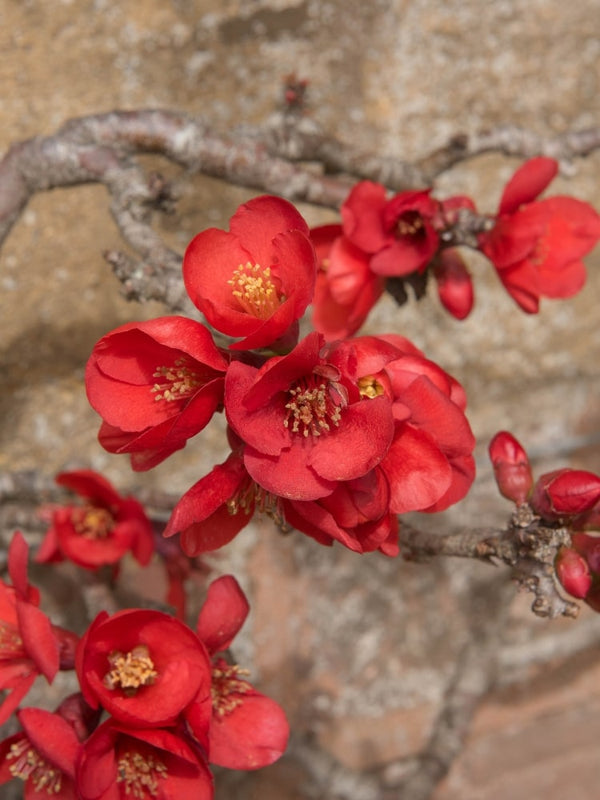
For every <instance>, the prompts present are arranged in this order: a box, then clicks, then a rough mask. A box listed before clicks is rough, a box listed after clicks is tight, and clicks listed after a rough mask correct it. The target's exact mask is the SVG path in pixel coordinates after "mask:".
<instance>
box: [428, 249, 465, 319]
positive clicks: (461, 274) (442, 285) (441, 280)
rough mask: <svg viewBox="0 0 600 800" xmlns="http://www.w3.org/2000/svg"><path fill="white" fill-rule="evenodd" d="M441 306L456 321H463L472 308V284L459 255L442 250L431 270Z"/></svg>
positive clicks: (454, 251)
mask: <svg viewBox="0 0 600 800" xmlns="http://www.w3.org/2000/svg"><path fill="white" fill-rule="evenodd" d="M433 274H434V276H435V279H436V282H437V288H438V295H439V298H440V302H441V304H442V305H443V306H444V308H445V309H446V311H449V312H450V313H451V314H452V316H453V317H456V319H465V318H466V317H468V315H469V314H470V313H471V309H472V308H473V283H472V281H471V276H470V274H469V271H468V270H467V267H466V264H465V262H464V260H463V257H462V256H461V254H460V253H459V252H458V250H456V249H455V248H453V247H452V248H449V249H448V250H442V251H441V252H440V253H439V254H438V256H437V258H436V260H435V262H434V268H433Z"/></svg>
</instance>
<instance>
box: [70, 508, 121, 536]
mask: <svg viewBox="0 0 600 800" xmlns="http://www.w3.org/2000/svg"><path fill="white" fill-rule="evenodd" d="M71 522H72V523H73V527H74V528H75V530H76V531H77V533H78V534H80V535H81V536H84V537H85V538H86V539H108V537H109V536H110V534H111V533H112V531H113V528H114V526H115V518H114V517H113V515H112V514H111V513H110V511H109V510H108V509H106V508H95V507H94V506H84V507H83V508H75V509H73V513H72V514H71Z"/></svg>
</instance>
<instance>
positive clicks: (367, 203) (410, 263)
mask: <svg viewBox="0 0 600 800" xmlns="http://www.w3.org/2000/svg"><path fill="white" fill-rule="evenodd" d="M429 191H430V190H429V189H427V190H425V191H410V192H401V193H400V194H397V195H394V197H392V198H390V199H389V200H388V199H386V191H385V187H384V186H382V185H381V184H379V183H373V182H371V181H361V182H360V183H357V184H356V186H354V187H353V189H352V190H351V192H350V194H349V195H348V197H347V198H346V200H345V201H344V204H343V205H342V208H341V213H342V221H343V229H344V235H345V236H346V237H347V238H348V239H349V240H350V241H351V242H352V244H353V245H355V246H356V247H358V248H360V250H363V251H364V252H365V253H370V254H371V260H370V267H371V270H372V271H373V272H375V273H377V274H378V275H386V276H398V277H402V276H404V275H408V274H410V273H411V272H415V271H418V272H423V271H424V269H425V267H426V266H427V264H428V263H429V262H430V261H431V259H432V257H433V255H434V254H435V252H436V250H437V249H438V245H439V237H438V234H437V233H436V231H435V229H434V227H433V224H432V220H433V218H434V216H435V215H436V214H437V213H438V211H439V203H438V202H437V201H436V200H434V199H432V198H431V197H430V196H429Z"/></svg>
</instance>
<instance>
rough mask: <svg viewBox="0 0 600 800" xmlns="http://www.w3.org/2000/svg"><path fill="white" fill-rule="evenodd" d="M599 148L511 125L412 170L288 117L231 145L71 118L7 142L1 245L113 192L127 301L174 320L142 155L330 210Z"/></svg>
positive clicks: (470, 138) (113, 116)
mask: <svg viewBox="0 0 600 800" xmlns="http://www.w3.org/2000/svg"><path fill="white" fill-rule="evenodd" d="M599 146H600V129H596V128H592V129H588V130H583V131H579V132H569V133H566V134H563V135H561V136H557V137H552V138H544V137H540V136H537V135H536V134H533V133H532V132H530V131H526V130H523V129H521V128H518V127H516V126H500V127H498V128H495V129H493V130H491V131H487V132H483V133H479V134H471V135H465V134H459V135H456V136H454V137H452V138H451V139H450V141H449V142H448V143H447V144H446V145H445V146H444V147H442V148H440V149H439V150H436V151H434V152H432V153H430V154H427V155H425V156H424V157H422V158H421V159H419V160H418V161H416V162H415V163H413V164H411V163H408V162H406V161H400V160H397V159H391V158H386V157H380V156H378V155H375V154H372V153H365V152H362V151H358V150H356V149H355V148H353V147H351V146H349V145H346V144H343V143H341V142H339V141H338V140H336V139H334V138H332V137H328V136H326V135H324V134H323V132H322V131H321V130H320V128H319V126H318V125H317V124H316V123H315V122H314V121H313V120H311V119H309V118H307V117H298V116H297V115H295V114H290V113H283V114H276V115H273V117H272V119H271V120H270V123H269V124H268V125H267V126H265V128H264V129H244V130H243V131H241V132H238V134H237V135H235V136H233V137H227V136H222V135H219V134H217V133H215V132H214V131H213V130H212V129H211V128H210V127H209V126H208V125H207V123H206V121H205V120H204V119H203V118H201V117H193V116H191V115H188V114H185V113H182V112H173V111H166V110H160V109H146V110H140V111H128V112H117V111H115V112H111V113H108V114H96V115H90V116H87V117H80V118H77V119H72V120H70V121H69V122H67V123H66V124H65V125H63V126H62V127H61V128H60V129H59V130H58V131H57V132H56V133H55V134H53V135H51V136H46V137H41V136H36V137H34V138H33V139H29V140H27V141H24V142H20V143H17V144H14V145H13V146H12V147H11V148H10V150H9V151H8V153H7V154H6V155H5V156H4V158H3V160H2V161H1V162H0V246H1V245H2V243H3V241H4V239H5V238H6V236H7V235H8V233H9V231H10V229H11V228H12V226H13V225H14V223H15V222H16V221H17V219H18V218H19V216H20V215H21V213H22V211H23V210H24V208H25V206H26V205H27V203H28V201H29V200H30V199H31V197H32V196H33V195H34V194H36V193H37V192H40V191H47V190H48V189H54V188H57V187H65V186H75V185H79V184H84V183H101V184H103V185H104V186H106V188H107V190H108V192H109V195H110V209H111V212H112V214H113V217H114V219H115V221H116V223H117V225H118V227H119V229H120V231H121V234H122V236H123V239H124V240H125V241H126V242H127V244H128V245H130V247H131V248H132V249H133V250H134V251H135V253H136V254H137V255H138V256H139V261H138V260H136V259H135V258H132V257H131V256H128V255H126V254H124V253H122V252H120V251H116V250H109V251H107V252H106V253H105V257H106V259H107V261H108V262H109V263H110V264H111V265H112V267H113V269H114V271H115V273H116V275H117V277H118V278H119V280H120V281H121V282H122V283H123V292H124V294H125V296H126V297H127V298H129V299H136V300H145V299H152V300H159V301H161V302H164V303H165V304H166V305H167V307H169V308H170V309H172V310H173V311H184V310H187V309H188V308H189V301H188V300H187V298H186V297H185V294H184V291H183V287H182V286H181V280H180V275H181V272H180V270H181V256H180V255H179V254H178V253H176V252H175V251H173V250H172V249H171V248H170V247H168V246H167V245H166V244H165V243H164V242H163V241H162V239H161V237H160V236H159V235H158V234H157V233H156V232H155V231H154V230H153V229H152V226H151V218H152V214H153V212H154V211H162V212H168V211H169V210H171V209H172V206H173V200H174V197H173V190H172V188H171V186H170V185H169V184H168V183H167V182H166V181H165V180H164V179H163V178H162V177H161V176H160V175H158V174H156V173H151V174H149V175H148V174H146V173H145V172H144V170H143V169H142V167H141V166H140V165H139V163H137V161H136V160H135V157H136V156H138V155H142V154H146V153H155V154H159V155H162V156H164V157H166V158H167V159H169V160H170V161H173V162H174V163H176V164H178V165H180V166H181V167H183V168H185V169H187V170H190V171H192V172H201V173H203V174H204V175H208V176H212V177H217V178H222V179H224V180H227V181H228V182H230V183H233V184H237V185H239V186H247V187H252V188H254V189H260V190H263V191H267V192H273V193H276V194H279V195H282V196H284V197H288V198H290V199H293V200H303V201H307V202H310V203H313V204H315V205H321V206H326V207H329V208H333V209H337V208H339V206H340V205H341V203H342V202H343V200H344V198H345V197H346V195H347V193H348V190H349V189H350V187H351V185H352V182H351V181H350V179H349V177H348V176H349V175H353V176H355V177H360V178H369V179H370V180H375V181H380V182H381V183H383V184H385V185H386V186H388V187H389V188H390V189H393V190H396V191H399V190H402V189H405V188H406V187H408V186H413V187H414V186H427V185H429V184H430V183H431V181H432V180H433V179H434V178H435V177H436V176H437V175H440V174H441V173H443V172H444V171H446V170H448V169H450V168H451V167H452V166H453V165H454V164H456V163H458V162H460V161H464V160H466V159H468V158H471V157H473V156H475V155H478V154H480V153H484V152H490V151H496V152H503V153H507V154H510V155H520V156H529V155H532V154H539V153H545V154H547V155H551V156H553V157H555V158H557V159H559V160H561V161H562V162H563V163H565V162H568V161H569V160H571V159H573V158H575V157H580V156H585V155H588V154H589V153H591V152H592V151H593V150H595V149H597V148H598V147H599ZM297 162H312V163H309V164H306V163H297ZM315 164H316V165H317V168H315ZM328 173H337V174H338V175H337V177H333V176H332V175H331V174H328ZM340 173H341V175H340ZM465 226H466V229H465V233H464V235H463V236H461V235H460V233H459V232H458V230H455V231H454V237H455V240H454V242H453V243H460V242H461V241H467V240H468V236H469V235H471V236H472V230H473V218H472V215H471V216H465ZM475 228H477V224H475Z"/></svg>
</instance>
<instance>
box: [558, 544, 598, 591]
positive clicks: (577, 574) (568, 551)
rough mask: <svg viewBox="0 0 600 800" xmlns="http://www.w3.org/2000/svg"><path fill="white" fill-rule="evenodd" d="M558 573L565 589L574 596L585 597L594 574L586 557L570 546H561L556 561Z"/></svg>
mask: <svg viewBox="0 0 600 800" xmlns="http://www.w3.org/2000/svg"><path fill="white" fill-rule="evenodd" d="M554 566H555V569H556V575H557V577H558V580H559V581H560V583H561V585H562V587H563V589H565V591H567V592H568V593H569V594H570V595H572V596H573V597H579V598H582V597H585V596H586V595H587V593H588V592H589V590H590V586H591V585H592V576H591V575H590V569H589V567H588V563H587V561H586V560H585V558H584V557H583V556H582V555H580V554H579V553H578V552H577V551H576V550H573V549H572V548H570V547H561V548H560V550H559V551H558V555H557V556H556V560H555V562H554Z"/></svg>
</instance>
